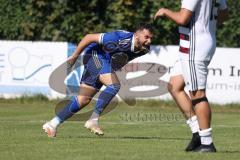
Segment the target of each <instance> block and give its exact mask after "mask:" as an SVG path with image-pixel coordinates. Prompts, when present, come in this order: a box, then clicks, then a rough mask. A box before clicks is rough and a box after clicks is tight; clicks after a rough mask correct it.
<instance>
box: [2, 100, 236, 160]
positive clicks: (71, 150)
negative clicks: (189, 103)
mask: <svg viewBox="0 0 240 160" xmlns="http://www.w3.org/2000/svg"><path fill="white" fill-rule="evenodd" d="M56 103H57V102H56V101H48V100H44V99H43V100H34V99H30V100H29V99H28V100H24V99H17V100H4V99H1V100H0V160H6V159H7V160H92V159H95V160H104V159H106V160H115V159H118V160H144V159H147V160H155V159H156V160H160V159H163V160H167V159H168V160H180V159H184V160H188V159H189V160H190V159H191V160H192V159H194V160H200V159H201V160H202V159H204V160H208V159H209V160H212V159H217V160H221V159H222V160H226V159H229V160H237V159H239V157H240V106H239V105H226V106H218V105H214V106H213V107H212V110H213V126H212V127H213V136H214V143H215V145H216V148H217V150H218V152H217V153H211V154H201V153H186V152H184V148H185V147H186V145H187V143H188V142H189V139H190V136H191V133H190V131H189V128H188V127H187V126H186V124H185V120H184V118H183V117H182V115H181V114H180V112H179V110H178V108H177V107H176V105H175V104H174V103H173V102H161V101H139V102H138V103H137V105H136V106H135V107H129V106H127V105H126V104H124V103H120V104H119V106H118V107H117V108H116V109H114V110H113V111H111V113H108V114H106V115H104V116H103V117H102V118H101V123H100V124H101V126H102V128H103V129H104V133H105V135H104V136H103V137H98V136H96V135H94V134H92V133H90V132H89V131H88V130H86V129H85V128H84V127H83V125H84V122H77V121H68V122H66V123H64V124H63V125H62V126H60V128H59V130H58V134H57V137H56V138H53V139H51V138H48V137H47V136H46V135H45V134H44V133H43V131H42V124H43V123H44V122H45V121H47V120H49V119H50V118H52V117H53V116H54V105H55V104H56Z"/></svg>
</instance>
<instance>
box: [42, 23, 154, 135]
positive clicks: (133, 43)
mask: <svg viewBox="0 0 240 160" xmlns="http://www.w3.org/2000/svg"><path fill="white" fill-rule="evenodd" d="M152 37H153V28H152V26H151V25H150V24H145V23H142V24H140V25H139V26H138V28H137V29H136V31H135V32H134V33H133V32H128V31H122V30H118V31H114V32H109V33H100V34H87V35H86V36H85V37H84V38H83V39H82V40H81V41H80V43H79V44H78V46H77V48H76V50H75V52H74V53H73V55H72V56H71V57H70V58H69V59H68V64H69V65H70V66H71V67H72V66H73V65H74V64H75V62H76V60H77V58H78V56H79V55H80V54H81V53H83V52H84V58H83V64H84V71H83V75H82V79H81V82H80V83H81V84H80V90H79V95H78V96H73V97H72V99H71V101H70V102H69V103H68V104H67V105H66V106H65V108H64V109H62V110H61V111H60V112H58V113H57V114H56V116H55V117H54V118H53V119H52V120H50V121H49V122H46V123H45V124H44V125H43V130H44V131H45V132H46V133H47V135H48V136H49V137H55V136H56V133H57V127H58V126H59V125H60V124H61V123H63V122H64V121H66V120H67V119H68V118H70V117H72V116H73V114H75V113H77V112H78V111H79V110H81V109H82V108H83V107H85V106H86V105H88V104H89V102H90V101H91V99H92V98H93V97H94V95H95V94H96V93H97V92H98V91H99V90H100V88H101V87H102V86H103V85H105V86H106V88H105V89H104V90H103V91H102V92H101V93H100V95H99V97H98V100H97V102H96V106H95V108H94V112H93V114H92V116H91V117H90V119H89V120H88V121H87V122H86V123H85V127H86V128H87V129H90V130H91V131H92V132H94V133H95V134H97V135H103V131H102V129H101V128H100V127H99V125H98V120H99V117H100V115H101V113H102V112H103V110H104V108H105V107H106V106H107V105H108V104H109V103H110V101H111V100H112V99H113V98H114V96H115V95H116V94H117V93H118V91H119V90H120V82H119V80H118V77H117V75H116V73H115V72H114V71H115V70H116V69H119V67H118V68H113V67H112V65H113V64H112V62H113V60H114V63H120V64H123V65H125V64H126V63H127V62H129V61H131V60H133V59H134V58H136V57H139V56H142V55H144V54H146V53H148V52H149V50H150V44H151V41H152ZM116 55H118V56H120V57H121V56H124V57H125V62H121V60H119V62H118V61H117V60H118V56H116ZM120 59H121V58H120ZM114 65H115V66H116V64H114Z"/></svg>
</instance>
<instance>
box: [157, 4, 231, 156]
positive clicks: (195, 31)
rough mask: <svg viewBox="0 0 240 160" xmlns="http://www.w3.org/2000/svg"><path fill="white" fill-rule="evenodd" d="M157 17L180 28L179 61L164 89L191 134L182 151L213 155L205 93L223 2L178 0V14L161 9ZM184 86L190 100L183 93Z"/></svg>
mask: <svg viewBox="0 0 240 160" xmlns="http://www.w3.org/2000/svg"><path fill="white" fill-rule="evenodd" d="M158 17H168V18H169V19H171V20H173V21H174V22H176V23H177V24H179V26H180V27H179V32H180V49H179V60H178V61H177V62H176V64H175V66H174V69H173V73H172V75H171V78H170V82H169V87H168V88H169V91H170V93H171V95H172V96H173V98H174V100H175V101H176V103H177V104H178V106H179V107H180V109H181V111H182V112H183V113H184V115H185V117H186V118H187V124H188V125H189V126H190V128H191V131H192V133H193V137H192V140H191V142H190V143H189V145H188V146H187V148H186V151H195V152H216V148H215V146H214V144H213V140H212V128H211V125H210V124H211V109H210V106H209V103H208V99H207V97H206V93H205V89H206V82H207V74H208V69H207V67H208V64H209V63H210V61H211V59H212V57H213V55H214V52H215V49H216V35H215V32H216V25H217V24H220V23H222V22H223V21H224V20H225V19H226V17H227V4H226V1H225V0H182V5H181V9H180V10H179V11H177V12H174V11H171V10H169V9H166V8H161V9H159V10H158V12H157V13H156V15H155V18H158ZM185 86H186V88H187V90H188V91H189V95H190V98H189V96H188V95H187V93H186V92H185V91H184V87H185Z"/></svg>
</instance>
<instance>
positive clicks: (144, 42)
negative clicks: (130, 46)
mask: <svg viewBox="0 0 240 160" xmlns="http://www.w3.org/2000/svg"><path fill="white" fill-rule="evenodd" d="M152 37H153V34H152V33H151V32H150V31H149V30H147V29H144V30H142V31H139V32H138V33H137V38H136V40H137V46H138V49H139V50H143V51H146V52H148V51H149V50H150V45H151V42H152Z"/></svg>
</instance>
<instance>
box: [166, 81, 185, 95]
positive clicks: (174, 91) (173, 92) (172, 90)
mask: <svg viewBox="0 0 240 160" xmlns="http://www.w3.org/2000/svg"><path fill="white" fill-rule="evenodd" d="M167 89H168V91H169V92H170V93H171V95H173V96H174V95H176V94H178V93H179V92H181V91H183V88H182V87H180V86H177V85H175V84H173V83H168V85H167Z"/></svg>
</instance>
